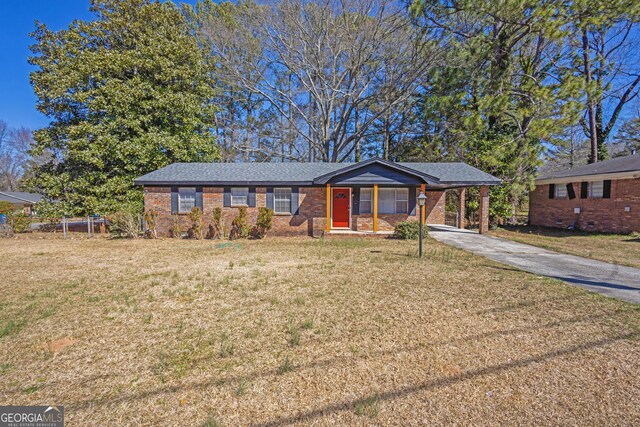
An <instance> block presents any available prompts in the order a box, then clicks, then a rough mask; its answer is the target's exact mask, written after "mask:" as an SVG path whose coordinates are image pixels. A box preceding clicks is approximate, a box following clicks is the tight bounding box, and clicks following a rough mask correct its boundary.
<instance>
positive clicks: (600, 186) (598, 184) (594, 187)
mask: <svg viewBox="0 0 640 427" xmlns="http://www.w3.org/2000/svg"><path fill="white" fill-rule="evenodd" d="M603 190H604V181H592V182H590V183H589V197H590V198H592V199H601V198H602V195H603V194H604V191H603Z"/></svg>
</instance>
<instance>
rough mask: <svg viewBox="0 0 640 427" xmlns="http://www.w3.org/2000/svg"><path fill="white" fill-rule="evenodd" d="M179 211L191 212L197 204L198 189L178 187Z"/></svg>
mask: <svg viewBox="0 0 640 427" xmlns="http://www.w3.org/2000/svg"><path fill="white" fill-rule="evenodd" d="M178 195H179V200H178V213H189V212H191V209H193V208H194V207H195V206H196V189H195V188H194V187H182V188H179V189H178Z"/></svg>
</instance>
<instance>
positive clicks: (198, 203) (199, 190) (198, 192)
mask: <svg viewBox="0 0 640 427" xmlns="http://www.w3.org/2000/svg"><path fill="white" fill-rule="evenodd" d="M196 207H197V208H200V209H202V210H204V206H203V205H202V187H196Z"/></svg>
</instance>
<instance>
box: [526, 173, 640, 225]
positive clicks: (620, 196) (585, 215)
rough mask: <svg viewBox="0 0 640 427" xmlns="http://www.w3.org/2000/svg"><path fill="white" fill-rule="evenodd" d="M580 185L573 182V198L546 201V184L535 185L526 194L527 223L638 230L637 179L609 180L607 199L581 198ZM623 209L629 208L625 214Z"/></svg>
mask: <svg viewBox="0 0 640 427" xmlns="http://www.w3.org/2000/svg"><path fill="white" fill-rule="evenodd" d="M557 185H565V184H557ZM580 185H581V183H580V182H574V183H573V188H574V190H575V194H576V197H575V199H569V198H564V199H550V198H549V185H539V186H537V187H536V188H535V190H533V191H532V192H531V194H530V195H529V219H530V222H531V224H532V225H539V226H544V227H558V228H567V227H568V226H569V225H571V224H574V223H576V224H577V225H578V227H579V228H580V229H581V230H587V231H603V232H611V233H630V232H632V231H640V179H621V180H612V181H611V197H610V198H608V199H589V198H587V199H582V198H581V197H580V195H581V194H580V193H581V192H580ZM625 207H627V208H629V211H628V212H627V211H625ZM575 208H579V209H580V213H579V214H576V213H574V209H575Z"/></svg>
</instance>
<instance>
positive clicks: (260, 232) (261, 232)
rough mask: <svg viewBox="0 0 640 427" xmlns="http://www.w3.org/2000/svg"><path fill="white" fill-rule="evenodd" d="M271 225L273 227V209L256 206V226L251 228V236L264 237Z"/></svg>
mask: <svg viewBox="0 0 640 427" xmlns="http://www.w3.org/2000/svg"><path fill="white" fill-rule="evenodd" d="M271 227H273V210H272V209H269V208H258V219H257V220H256V226H255V227H254V228H253V233H252V234H253V236H254V237H256V238H258V239H264V237H265V236H266V235H267V231H269V230H271Z"/></svg>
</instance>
